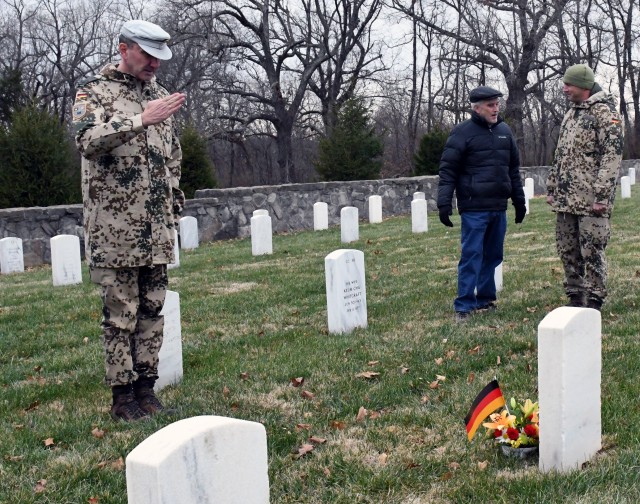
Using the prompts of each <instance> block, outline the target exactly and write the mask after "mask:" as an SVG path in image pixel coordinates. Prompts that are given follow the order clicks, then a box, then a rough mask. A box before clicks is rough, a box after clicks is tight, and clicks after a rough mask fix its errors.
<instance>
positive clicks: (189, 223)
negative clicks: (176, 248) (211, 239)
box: [180, 216, 200, 250]
mask: <svg viewBox="0 0 640 504" xmlns="http://www.w3.org/2000/svg"><path fill="white" fill-rule="evenodd" d="M198 245H200V241H199V239H198V219H196V218H195V217H191V216H187V217H182V218H181V219H180V247H181V248H182V249H183V250H191V249H196V248H198Z"/></svg>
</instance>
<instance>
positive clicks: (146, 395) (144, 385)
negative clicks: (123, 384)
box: [133, 378, 165, 415]
mask: <svg viewBox="0 0 640 504" xmlns="http://www.w3.org/2000/svg"><path fill="white" fill-rule="evenodd" d="M154 383H155V380H152V379H149V378H139V379H138V380H137V381H136V382H134V383H133V393H134V394H135V397H136V400H137V401H138V404H139V405H140V408H141V409H142V410H143V411H144V412H145V413H147V414H149V415H155V414H156V413H161V412H162V411H165V408H164V406H163V405H162V403H161V402H160V399H158V397H157V396H156V393H155V392H154V391H153V385H154Z"/></svg>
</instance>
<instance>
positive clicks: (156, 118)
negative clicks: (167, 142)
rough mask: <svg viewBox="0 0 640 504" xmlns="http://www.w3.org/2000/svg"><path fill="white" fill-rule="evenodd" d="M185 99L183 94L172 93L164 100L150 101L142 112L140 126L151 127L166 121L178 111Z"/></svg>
mask: <svg viewBox="0 0 640 504" xmlns="http://www.w3.org/2000/svg"><path fill="white" fill-rule="evenodd" d="M185 99H186V96H185V95H184V94H183V93H173V94H172V95H169V96H165V97H164V98H159V99H157V100H152V101H150V102H149V103H148V104H147V108H145V109H144V112H142V125H143V126H151V125H152V124H158V123H161V122H162V121H164V120H166V119H168V118H169V117H171V116H172V115H173V114H175V113H176V112H177V111H178V110H180V107H182V105H183V104H184V101H185Z"/></svg>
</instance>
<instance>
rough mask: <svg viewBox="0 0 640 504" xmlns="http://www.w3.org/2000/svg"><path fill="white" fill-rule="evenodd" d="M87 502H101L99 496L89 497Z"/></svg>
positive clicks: (95, 503)
mask: <svg viewBox="0 0 640 504" xmlns="http://www.w3.org/2000/svg"><path fill="white" fill-rule="evenodd" d="M87 502H88V503H89V504H98V503H99V502H100V500H99V499H98V498H97V497H89V498H88V499H87Z"/></svg>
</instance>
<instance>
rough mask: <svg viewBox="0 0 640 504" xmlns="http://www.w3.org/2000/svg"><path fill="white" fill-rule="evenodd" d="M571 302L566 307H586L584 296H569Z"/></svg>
mask: <svg viewBox="0 0 640 504" xmlns="http://www.w3.org/2000/svg"><path fill="white" fill-rule="evenodd" d="M568 296H569V302H568V303H567V304H566V305H565V306H575V307H577V308H582V307H584V296H583V295H582V294H568Z"/></svg>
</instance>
